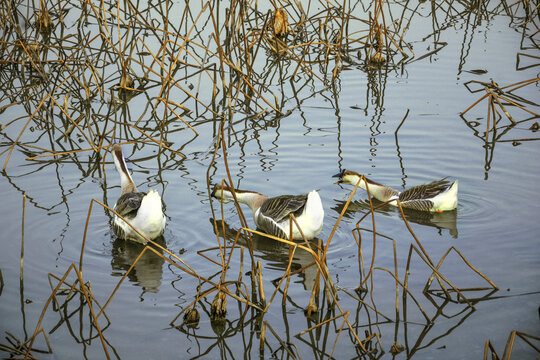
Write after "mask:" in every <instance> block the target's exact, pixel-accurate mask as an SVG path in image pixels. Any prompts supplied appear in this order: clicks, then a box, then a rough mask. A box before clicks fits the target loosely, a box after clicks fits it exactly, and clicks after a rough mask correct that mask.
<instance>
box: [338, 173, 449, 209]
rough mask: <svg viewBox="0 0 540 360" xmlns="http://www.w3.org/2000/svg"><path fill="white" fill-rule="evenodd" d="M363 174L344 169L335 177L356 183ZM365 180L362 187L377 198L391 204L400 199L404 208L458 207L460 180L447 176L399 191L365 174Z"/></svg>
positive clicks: (341, 180)
mask: <svg viewBox="0 0 540 360" xmlns="http://www.w3.org/2000/svg"><path fill="white" fill-rule="evenodd" d="M361 176H362V175H360V174H358V173H357V172H356V171H352V170H343V171H342V172H340V173H339V174H336V175H334V176H333V177H337V178H339V180H338V181H337V182H336V184H337V183H344V184H350V185H356V184H357V183H358V181H359V180H360V178H361ZM364 179H365V181H362V182H360V185H359V186H360V187H361V188H362V189H364V190H366V183H367V184H368V185H369V192H370V194H371V195H373V197H375V199H377V200H379V201H383V202H387V201H390V203H389V204H390V205H393V206H397V201H391V200H398V199H399V201H400V202H401V206H403V207H404V208H409V209H415V210H420V211H430V212H443V211H448V210H454V209H455V208H456V207H457V203H458V199H457V193H458V180H456V181H454V182H453V183H450V182H449V181H447V180H446V178H444V179H441V180H437V181H432V182H430V183H427V184H423V185H418V186H414V187H412V188H409V189H407V190H405V191H397V190H394V189H392V188H391V187H388V186H385V185H382V184H379V183H376V182H375V181H372V180H370V179H368V178H366V177H365V176H364Z"/></svg>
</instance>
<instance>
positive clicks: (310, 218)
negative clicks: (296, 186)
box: [212, 184, 324, 240]
mask: <svg viewBox="0 0 540 360" xmlns="http://www.w3.org/2000/svg"><path fill="white" fill-rule="evenodd" d="M234 192H235V194H236V199H237V200H238V202H239V203H242V204H246V205H247V206H249V207H250V208H251V211H253V220H254V221H255V225H257V227H258V228H259V229H261V230H262V231H263V232H265V233H267V234H270V235H274V236H277V237H281V238H284V239H288V238H289V232H290V220H289V214H294V216H295V218H296V221H297V222H298V225H299V226H300V229H302V234H304V237H305V239H306V240H311V239H313V238H314V237H316V236H317V235H319V234H320V233H321V230H322V226H323V218H324V210H323V206H322V203H321V198H320V196H319V193H318V192H317V191H316V190H313V191H311V192H310V193H309V194H303V195H281V196H276V197H271V198H269V197H268V196H266V195H263V194H260V193H258V192H255V191H247V190H238V189H235V190H234ZM212 197H214V198H216V199H218V200H219V201H221V202H222V203H224V204H225V203H228V202H231V201H234V197H233V190H232V189H231V188H229V187H228V186H226V185H221V184H217V185H215V186H214V189H213V191H212ZM302 234H301V233H300V231H299V230H298V227H297V226H296V225H295V224H294V222H293V231H292V237H293V239H294V240H301V239H303V237H302Z"/></svg>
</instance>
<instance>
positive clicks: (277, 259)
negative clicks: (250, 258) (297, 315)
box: [209, 218, 322, 291]
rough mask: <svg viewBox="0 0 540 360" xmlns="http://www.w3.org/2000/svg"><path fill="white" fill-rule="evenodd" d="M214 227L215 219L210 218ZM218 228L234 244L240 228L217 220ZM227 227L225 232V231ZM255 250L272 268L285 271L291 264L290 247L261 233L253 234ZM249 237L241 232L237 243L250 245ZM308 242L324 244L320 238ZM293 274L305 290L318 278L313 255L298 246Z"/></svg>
mask: <svg viewBox="0 0 540 360" xmlns="http://www.w3.org/2000/svg"><path fill="white" fill-rule="evenodd" d="M209 220H210V223H211V224H212V228H213V229H215V228H214V219H212V218H210V219H209ZM217 229H218V231H219V236H221V237H224V238H225V239H227V241H228V242H229V243H230V244H232V243H234V240H235V238H236V234H237V233H238V230H235V229H233V228H231V227H230V226H229V224H227V222H222V221H221V220H217ZM223 229H225V233H223ZM251 238H252V240H253V250H254V251H255V252H256V255H257V256H258V257H259V258H261V259H263V260H265V267H266V268H267V269H271V270H277V271H280V272H283V273H285V271H286V270H287V267H288V265H289V247H288V246H287V245H286V244H283V243H281V242H279V241H276V240H273V239H269V238H267V237H265V236H262V235H259V234H252V235H251ZM248 241H249V240H248V239H247V238H246V236H245V235H244V234H243V233H240V235H239V237H238V241H237V244H238V245H240V246H244V247H248ZM296 242H297V243H298V244H305V243H304V242H301V241H296ZM308 244H309V245H310V246H311V248H312V249H313V250H315V249H317V248H320V247H321V246H322V241H321V240H320V239H317V238H315V239H312V240H310V241H308ZM291 274H298V277H299V280H297V281H295V282H296V283H301V284H302V285H303V286H304V290H308V291H310V290H312V289H313V286H314V285H315V281H316V279H317V266H316V265H315V261H314V260H313V256H312V255H311V254H310V253H308V252H307V251H305V250H302V249H300V248H297V249H296V251H295V253H294V256H293V260H292V263H291Z"/></svg>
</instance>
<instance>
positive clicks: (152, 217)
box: [112, 144, 166, 244]
mask: <svg viewBox="0 0 540 360" xmlns="http://www.w3.org/2000/svg"><path fill="white" fill-rule="evenodd" d="M112 154H113V159H114V165H115V166H116V171H118V174H119V175H120V182H121V185H122V194H121V195H120V198H119V199H118V201H116V204H115V205H114V211H116V212H117V213H118V214H119V215H121V216H122V217H123V218H124V219H126V220H127V221H129V222H130V223H131V225H133V227H134V228H135V229H137V231H139V232H140V233H141V234H143V235H144V236H145V237H146V238H148V239H150V240H153V239H155V238H157V237H159V236H161V235H162V234H163V232H164V231H165V223H166V219H165V215H164V214H163V207H162V202H161V197H160V196H159V194H158V192H157V191H155V190H150V191H148V193H144V192H139V190H137V186H136V185H135V183H134V182H133V179H132V178H131V175H129V171H128V169H127V166H126V161H125V159H124V154H123V153H122V147H121V146H120V145H118V144H115V145H113V147H112ZM113 231H114V233H115V235H116V236H117V237H119V238H121V239H126V240H133V241H137V242H140V243H143V244H145V243H146V242H147V241H146V240H145V239H144V238H142V237H141V236H140V235H139V234H137V233H136V232H135V231H134V230H133V229H132V228H131V227H130V226H129V225H128V224H127V223H126V222H125V221H124V220H122V219H121V218H120V217H118V216H116V215H114V223H113Z"/></svg>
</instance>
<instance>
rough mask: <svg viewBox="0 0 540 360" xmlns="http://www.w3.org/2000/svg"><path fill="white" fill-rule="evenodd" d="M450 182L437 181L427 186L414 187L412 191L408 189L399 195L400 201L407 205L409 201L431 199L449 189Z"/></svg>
mask: <svg viewBox="0 0 540 360" xmlns="http://www.w3.org/2000/svg"><path fill="white" fill-rule="evenodd" d="M449 186H450V182H449V181H448V180H445V179H442V180H437V181H432V182H430V183H427V184H423V185H418V186H414V187H412V188H410V189H407V190H405V191H403V192H402V193H400V194H399V201H401V202H402V203H405V202H407V201H413V200H426V199H431V198H433V197H435V196H437V195H438V194H440V193H441V192H443V191H445V190H446V189H448V187H449Z"/></svg>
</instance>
